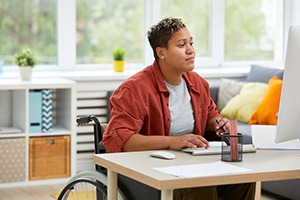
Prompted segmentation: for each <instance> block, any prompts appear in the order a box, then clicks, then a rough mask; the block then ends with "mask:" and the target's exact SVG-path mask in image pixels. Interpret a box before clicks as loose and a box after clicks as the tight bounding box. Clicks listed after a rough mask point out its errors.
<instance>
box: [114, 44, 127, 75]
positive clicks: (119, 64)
mask: <svg viewBox="0 0 300 200" xmlns="http://www.w3.org/2000/svg"><path fill="white" fill-rule="evenodd" d="M124 55H125V50H124V49H121V48H117V49H115V50H114V52H113V56H114V63H113V66H114V70H115V72H123V71H124V63H125V61H124Z"/></svg>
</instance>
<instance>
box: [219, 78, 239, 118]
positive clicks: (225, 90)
mask: <svg viewBox="0 0 300 200" xmlns="http://www.w3.org/2000/svg"><path fill="white" fill-rule="evenodd" d="M243 85H244V82H239V81H235V80H231V79H227V78H222V79H221V85H220V89H219V94H218V103H217V107H218V110H219V111H220V112H221V110H222V109H223V108H224V107H225V105H226V104H227V102H228V101H229V100H230V99H231V98H233V97H235V96H236V95H237V94H238V93H240V91H241V89H242V87H243Z"/></svg>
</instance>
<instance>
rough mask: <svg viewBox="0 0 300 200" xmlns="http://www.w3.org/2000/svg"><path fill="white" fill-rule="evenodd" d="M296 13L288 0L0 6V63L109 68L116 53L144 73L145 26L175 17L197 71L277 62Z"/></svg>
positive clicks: (147, 56)
mask: <svg viewBox="0 0 300 200" xmlns="http://www.w3.org/2000/svg"><path fill="white" fill-rule="evenodd" d="M299 7H300V3H299V2H298V1H287V0H244V1H240V0H224V1H218V0H189V1H186V0H68V1H63V0H61V1H60V0H23V1H20V0H10V1H7V0H0V13H1V17H0V35H1V37H0V58H1V59H4V60H5V65H11V64H12V60H13V56H14V54H15V53H17V52H18V51H19V50H20V49H22V48H30V49H31V50H32V51H33V52H34V53H35V54H36V56H37V59H38V62H37V64H38V68H39V67H40V66H41V65H47V66H49V67H48V68H49V69H51V70H52V69H53V70H54V69H55V67H53V66H58V67H59V69H63V70H64V69H68V70H76V69H85V68H86V67H87V66H88V65H90V66H89V67H90V68H93V69H108V65H109V66H111V63H112V60H113V56H112V52H113V50H114V49H115V48H119V47H121V48H124V49H125V50H126V54H125V61H126V63H127V67H128V68H129V69H130V68H136V67H139V68H142V67H144V66H146V65H148V64H149V63H151V62H152V61H153V60H154V58H153V54H152V50H151V49H150V45H149V43H148V40H147V31H148V29H149V27H150V26H151V25H153V24H154V23H156V22H157V21H158V20H160V19H161V18H163V17H179V18H182V19H183V21H184V22H185V24H186V25H187V27H188V29H189V30H190V32H191V34H192V36H193V37H194V46H195V49H196V56H197V58H196V66H197V67H211V66H212V67H223V66H233V65H234V66H235V65H238V66H241V65H240V64H241V63H242V64H243V65H244V66H245V65H246V66H249V64H253V63H254V62H255V63H258V62H269V63H270V64H271V63H275V62H276V63H277V64H281V63H282V60H283V55H284V46H285V43H286V42H285V39H286V35H285V34H286V32H287V29H288V27H289V26H290V25H291V24H292V23H293V24H299V17H298V16H299V15H298V14H297V11H296V10H299V9H298V8H299ZM77 66H78V67H77ZM109 69H111V67H110V68H109Z"/></svg>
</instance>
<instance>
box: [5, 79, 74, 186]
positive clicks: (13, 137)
mask: <svg viewBox="0 0 300 200" xmlns="http://www.w3.org/2000/svg"><path fill="white" fill-rule="evenodd" d="M43 89H50V90H52V91H53V94H54V95H53V129H52V131H50V132H42V131H41V132H37V133H30V131H29V93H30V91H32V90H43ZM75 103H76V83H75V82H74V81H71V80H68V79H64V78H41V79H32V80H31V81H20V79H0V127H15V128H18V129H21V132H20V133H7V134H3V133H0V187H2V186H7V185H9V186H11V185H23V184H26V185H28V184H40V183H42V182H46V181H47V182H49V181H52V182H62V181H65V180H66V179H68V178H69V177H70V176H73V175H75V173H76V131H75V129H76V122H75V120H76V105H75ZM46 137H48V138H51V139H52V141H53V142H55V140H56V139H57V140H59V139H60V138H67V140H68V142H66V144H67V145H68V148H67V150H68V151H65V152H67V153H68V155H64V156H65V157H66V159H68V160H67V161H68V162H66V163H69V164H68V165H69V166H66V169H68V173H66V174H67V175H66V176H65V177H62V176H61V174H60V175H58V176H57V177H56V176H55V175H54V176H53V175H52V178H51V177H50V179H49V177H47V176H45V178H43V177H42V178H37V180H33V179H31V178H30V177H31V176H30V171H32V169H31V168H30V165H29V163H30V162H32V160H30V159H36V160H37V158H35V157H33V158H31V157H30V155H31V154H30V141H31V140H38V139H39V138H40V139H45V138H46ZM1 144H2V145H1ZM38 144H39V143H38ZM41 149H46V150H47V148H41ZM57 154H60V152H58V153H57ZM43 155H45V154H43ZM59 156H61V155H59ZM42 158H43V157H42ZM46 159H47V158H45V162H46V161H47V162H48V160H46ZM51 159H52V161H53V162H56V158H55V156H53V155H52V154H51ZM57 160H60V161H61V158H57ZM34 161H35V160H33V162H34ZM36 166H40V165H36ZM45 168H46V169H39V170H45V171H47V166H46V167H45ZM1 174H2V175H1ZM42 176H43V175H42Z"/></svg>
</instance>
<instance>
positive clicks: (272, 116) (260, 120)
mask: <svg viewBox="0 0 300 200" xmlns="http://www.w3.org/2000/svg"><path fill="white" fill-rule="evenodd" d="M281 87H282V80H280V79H279V78H278V77H277V76H274V77H273V78H272V79H270V80H269V87H268V89H267V91H266V94H265V96H264V97H263V100H262V102H261V103H260V105H259V106H258V108H257V109H256V111H255V112H254V114H253V115H252V117H251V119H250V121H249V124H264V125H276V124H277V113H278V109H279V102H280V94H281Z"/></svg>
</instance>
